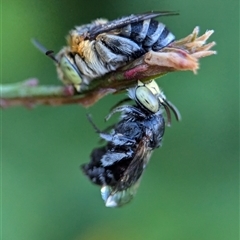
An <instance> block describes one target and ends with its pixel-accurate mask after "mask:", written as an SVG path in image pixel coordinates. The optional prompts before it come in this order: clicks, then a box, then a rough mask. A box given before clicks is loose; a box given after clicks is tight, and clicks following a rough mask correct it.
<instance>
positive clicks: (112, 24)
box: [89, 11, 179, 39]
mask: <svg viewBox="0 0 240 240" xmlns="http://www.w3.org/2000/svg"><path fill="white" fill-rule="evenodd" d="M178 14H179V13H178V12H175V11H151V12H147V13H142V14H136V15H134V14H132V15H130V16H127V17H122V18H120V19H116V20H113V21H109V22H107V23H106V24H103V25H98V26H96V27H95V28H93V29H92V30H91V31H90V32H89V38H90V39H94V38H95V37H96V36H97V35H98V34H100V33H104V32H108V31H111V30H113V29H116V28H121V27H124V26H126V25H128V24H131V23H135V22H139V21H144V20H147V19H151V18H156V17H159V16H172V15H178Z"/></svg>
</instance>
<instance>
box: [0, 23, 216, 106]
mask: <svg viewBox="0 0 240 240" xmlns="http://www.w3.org/2000/svg"><path fill="white" fill-rule="evenodd" d="M198 33H199V28H198V27H196V28H195V29H194V30H193V32H192V33H191V34H190V35H188V36H187V37H185V38H183V39H180V40H178V41H175V42H173V43H172V44H170V45H169V46H168V47H165V48H163V49H162V50H161V51H159V52H153V51H150V52H148V53H146V54H145V55H144V56H142V57H140V58H138V59H136V60H135V61H133V62H131V63H129V64H128V65H126V66H124V67H122V68H120V69H118V70H117V71H115V72H111V73H109V74H107V75H105V76H103V77H101V78H99V79H94V80H92V81H91V82H90V83H89V85H88V87H87V88H86V89H84V90H83V91H82V92H80V93H76V92H75V91H74V88H73V87H72V86H43V85H38V81H37V80H36V79H30V80H26V81H23V82H20V83H14V84H6V85H0V90H1V98H0V107H3V108H7V107H11V106H19V105H20V106H28V107H31V106H34V105H42V104H44V105H54V106H59V105H63V104H76V103H79V104H81V105H83V106H84V107H88V106H90V105H93V104H94V103H96V102H97V101H98V100H99V99H101V98H102V97H104V96H106V95H107V94H110V93H117V92H120V91H123V90H125V89H127V88H129V87H132V86H134V85H135V84H136V82H137V80H141V81H142V82H146V81H149V80H150V79H155V78H157V77H161V76H163V75H165V74H167V73H169V72H173V71H187V70H189V71H193V72H194V73H196V72H197V70H198V68H199V63H198V61H199V58H202V57H206V56H210V55H213V54H216V51H212V50H210V49H211V48H212V47H213V46H214V45H215V42H211V43H208V44H205V43H206V41H207V40H208V38H209V37H210V36H211V35H212V34H213V30H210V31H206V33H205V34H203V35H202V36H200V37H198Z"/></svg>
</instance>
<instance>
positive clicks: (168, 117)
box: [162, 101, 172, 127]
mask: <svg viewBox="0 0 240 240" xmlns="http://www.w3.org/2000/svg"><path fill="white" fill-rule="evenodd" d="M162 105H163V107H164V109H165V111H166V113H167V126H168V127H170V126H171V123H172V117H171V112H170V110H169V106H168V105H167V104H166V103H165V101H164V102H162Z"/></svg>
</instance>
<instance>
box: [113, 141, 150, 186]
mask: <svg viewBox="0 0 240 240" xmlns="http://www.w3.org/2000/svg"><path fill="white" fill-rule="evenodd" d="M151 153H152V151H150V150H148V149H147V141H146V140H145V141H144V140H142V141H141V142H140V143H139V145H138V147H137V149H136V155H135V156H134V158H133V160H132V161H131V163H130V164H129V166H128V168H127V169H126V171H125V172H124V174H123V176H122V177H121V179H120V180H119V181H118V183H117V187H116V189H117V190H118V189H126V188H129V187H131V186H132V185H134V184H135V183H136V182H137V181H138V180H139V178H140V177H141V175H142V173H143V170H144V167H145V165H146V163H147V162H148V161H149V158H150V156H151Z"/></svg>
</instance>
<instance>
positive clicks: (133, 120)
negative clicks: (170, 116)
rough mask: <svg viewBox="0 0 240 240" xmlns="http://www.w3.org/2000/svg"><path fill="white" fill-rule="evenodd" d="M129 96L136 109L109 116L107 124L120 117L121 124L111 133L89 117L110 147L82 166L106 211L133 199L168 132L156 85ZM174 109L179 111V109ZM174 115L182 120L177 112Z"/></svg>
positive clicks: (125, 107) (141, 87)
mask: <svg viewBox="0 0 240 240" xmlns="http://www.w3.org/2000/svg"><path fill="white" fill-rule="evenodd" d="M128 95H129V98H130V99H132V100H134V101H135V105H134V106H132V105H122V106H118V107H116V108H114V109H113V110H112V111H111V112H110V113H109V115H108V116H107V117H106V120H108V119H109V118H110V117H111V116H112V115H113V114H115V113H117V112H120V113H121V119H120V121H119V122H118V123H117V124H115V126H114V127H112V129H111V131H110V133H109V132H104V131H100V130H99V129H98V128H97V127H96V125H95V124H94V123H93V122H92V119H91V118H90V117H89V120H90V122H91V123H92V125H93V127H94V128H95V130H96V132H97V133H99V135H100V137H101V138H102V139H103V140H105V141H106V142H107V144H106V145H105V146H102V147H99V148H96V149H94V150H93V151H92V153H91V160H90V163H88V164H84V165H82V170H83V172H84V173H85V174H86V175H87V176H88V177H89V179H90V180H91V181H92V182H93V183H95V184H97V185H100V186H101V194H102V198H103V200H104V202H105V205H106V206H107V207H118V206H122V205H124V204H126V203H128V202H129V201H130V200H131V199H132V198H133V196H134V195H135V193H136V191H137V188H138V186H139V183H140V179H141V176H142V173H143V171H144V169H145V167H146V165H147V163H148V162H149V160H150V157H151V154H152V152H153V150H154V149H156V148H158V147H159V146H160V145H161V142H162V138H163V135H164V131H165V120H164V117H163V115H162V108H161V106H162V103H161V100H160V98H159V96H160V95H161V94H160V93H159V92H158V88H157V89H156V83H154V82H153V83H149V84H143V83H139V84H138V86H137V87H135V88H131V89H129V90H128ZM165 101H167V100H166V98H165ZM166 108H167V107H165V109H166ZM171 109H172V110H173V112H174V111H176V107H174V108H171ZM174 114H175V115H176V116H177V119H179V118H180V116H179V113H178V111H177V112H174Z"/></svg>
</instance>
